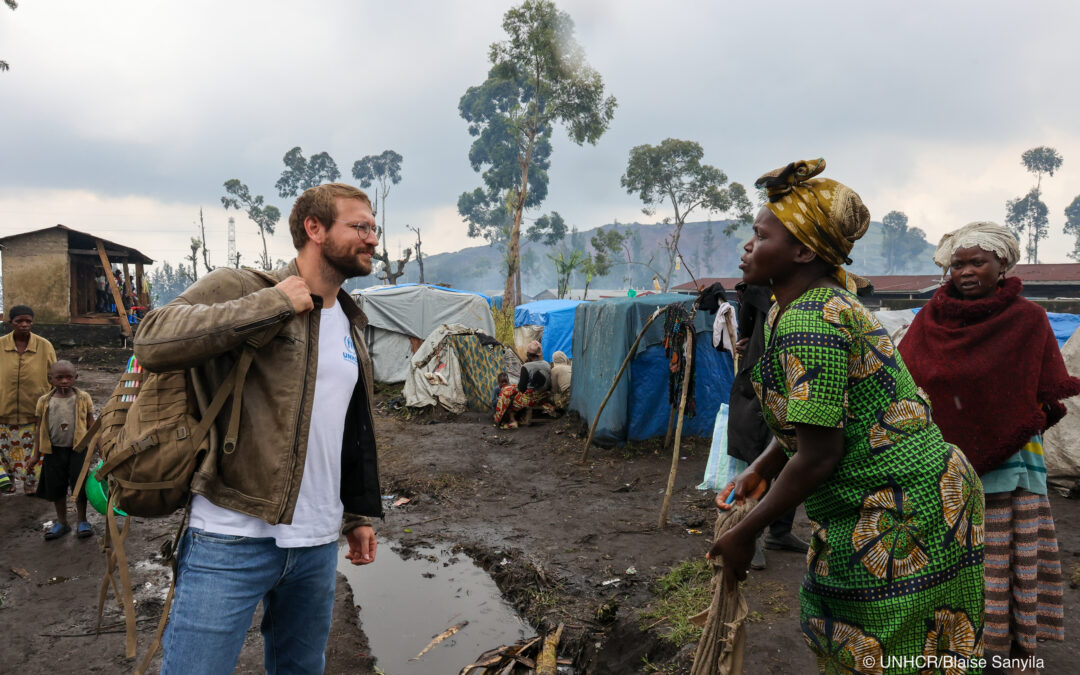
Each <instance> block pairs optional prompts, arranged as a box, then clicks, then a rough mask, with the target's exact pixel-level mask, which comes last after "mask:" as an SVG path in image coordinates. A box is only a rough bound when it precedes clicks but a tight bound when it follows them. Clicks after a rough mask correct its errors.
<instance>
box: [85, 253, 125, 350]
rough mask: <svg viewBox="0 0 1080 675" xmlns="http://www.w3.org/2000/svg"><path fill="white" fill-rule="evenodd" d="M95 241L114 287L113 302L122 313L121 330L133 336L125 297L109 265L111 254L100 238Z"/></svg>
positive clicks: (106, 273) (110, 282) (110, 283)
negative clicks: (106, 253)
mask: <svg viewBox="0 0 1080 675" xmlns="http://www.w3.org/2000/svg"><path fill="white" fill-rule="evenodd" d="M94 242H95V243H96V244H97V252H98V258H100V259H101V266H102V267H103V268H105V278H106V279H108V280H109V288H111V289H112V295H113V302H115V303H116V313H117V314H119V315H120V330H121V331H123V333H124V335H126V336H127V337H131V336H132V335H131V324H129V323H128V318H127V310H126V309H124V298H123V296H121V295H120V289H119V288H117V286H116V277H115V276H113V270H112V266H111V265H109V256H107V255H105V245H104V244H102V243H101V240H100V239H95V240H94Z"/></svg>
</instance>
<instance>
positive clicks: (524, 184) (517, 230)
mask: <svg viewBox="0 0 1080 675" xmlns="http://www.w3.org/2000/svg"><path fill="white" fill-rule="evenodd" d="M535 141H536V127H532V129H531V130H530V131H529V145H528V147H527V148H526V150H525V161H523V162H522V163H521V190H520V191H518V195H517V199H516V200H515V202H516V203H515V204H514V227H513V229H511V230H510V241H509V243H508V245H507V252H506V259H507V260H506V263H507V267H508V274H507V275H506V287H505V288H504V289H503V307H516V306H517V300H518V298H517V295H516V293H517V288H518V286H517V284H516V275H517V273H518V271H519V270H520V269H521V245H520V240H521V213H522V211H524V210H525V199H526V198H527V197H528V196H529V164H530V162H532V152H533V143H534V142H535Z"/></svg>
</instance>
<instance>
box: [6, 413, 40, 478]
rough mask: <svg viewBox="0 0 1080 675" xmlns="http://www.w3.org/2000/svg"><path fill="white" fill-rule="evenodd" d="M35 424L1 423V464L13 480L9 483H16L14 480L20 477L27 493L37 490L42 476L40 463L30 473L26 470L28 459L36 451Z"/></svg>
mask: <svg viewBox="0 0 1080 675" xmlns="http://www.w3.org/2000/svg"><path fill="white" fill-rule="evenodd" d="M34 426H35V425H34V423H33V422H31V423H29V424H0V465H2V466H3V471H4V472H5V473H7V475H8V479H9V481H11V482H10V483H9V485H14V480H15V479H16V478H18V479H19V480H21V481H22V482H23V490H24V491H25V492H26V493H27V494H33V493H34V492H35V491H36V490H37V481H38V478H39V477H40V476H41V465H40V464H39V465H38V466H37V467H35V469H34V471H33V472H31V473H30V474H27V472H26V461H27V460H28V459H30V455H31V454H33V452H34ZM0 489H4V488H2V487H0ZM7 489H11V488H10V487H8V488H7Z"/></svg>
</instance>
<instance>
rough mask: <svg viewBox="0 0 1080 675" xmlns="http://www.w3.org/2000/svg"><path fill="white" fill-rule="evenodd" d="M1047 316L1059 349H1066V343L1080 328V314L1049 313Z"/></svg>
mask: <svg viewBox="0 0 1080 675" xmlns="http://www.w3.org/2000/svg"><path fill="white" fill-rule="evenodd" d="M1046 316H1047V318H1049V319H1050V328H1051V329H1052V330H1053V331H1054V337H1056V338H1057V341H1058V347H1061V348H1064V347H1065V343H1067V342H1068V341H1069V338H1071V337H1072V336H1073V333H1075V332H1076V329H1077V328H1080V314H1064V313H1062V312H1047V313H1046ZM1070 371H1071V369H1070ZM1073 375H1076V373H1073Z"/></svg>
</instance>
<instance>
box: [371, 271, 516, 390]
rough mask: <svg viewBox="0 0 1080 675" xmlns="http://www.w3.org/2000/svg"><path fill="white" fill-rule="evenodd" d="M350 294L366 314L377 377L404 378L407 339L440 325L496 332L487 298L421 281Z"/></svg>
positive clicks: (386, 379)
mask: <svg viewBox="0 0 1080 675" xmlns="http://www.w3.org/2000/svg"><path fill="white" fill-rule="evenodd" d="M353 297H354V298H355V299H356V302H357V303H358V304H359V305H360V309H362V310H364V314H365V315H366V316H367V318H368V330H367V332H366V338H367V343H368V351H369V352H370V353H371V362H372V367H373V369H374V375H375V381H376V382H387V383H394V382H403V381H405V378H406V377H407V376H408V374H409V361H410V359H412V356H413V351H412V344H411V340H410V338H419V339H424V338H427V336H428V335H430V334H431V331H433V330H435V329H436V328H438V327H439V326H441V325H442V324H452V323H453V324H461V325H463V326H466V327H467V328H473V329H476V330H482V331H484V332H485V333H487V334H488V335H491V336H494V335H495V319H494V318H493V317H492V316H491V309H490V306H489V305H488V298H487V296H485V295H481V294H479V293H470V292H468V291H458V290H453V289H447V288H442V287H439V286H428V285H424V284H401V285H398V286H376V287H374V288H366V289H364V290H362V291H359V292H355V293H354V294H353Z"/></svg>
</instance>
